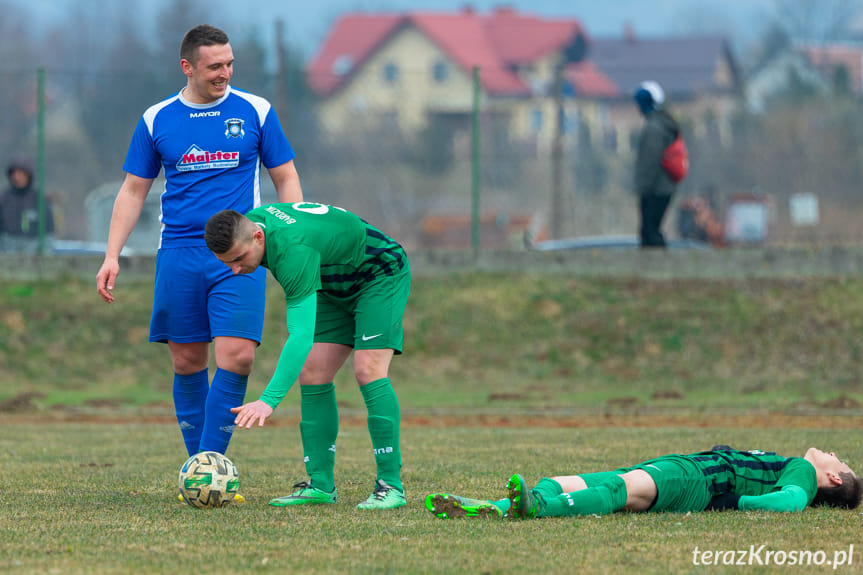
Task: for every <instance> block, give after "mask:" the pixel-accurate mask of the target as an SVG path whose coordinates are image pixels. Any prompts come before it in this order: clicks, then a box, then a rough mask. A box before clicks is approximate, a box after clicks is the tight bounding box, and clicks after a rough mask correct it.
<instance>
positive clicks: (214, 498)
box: [180, 451, 240, 509]
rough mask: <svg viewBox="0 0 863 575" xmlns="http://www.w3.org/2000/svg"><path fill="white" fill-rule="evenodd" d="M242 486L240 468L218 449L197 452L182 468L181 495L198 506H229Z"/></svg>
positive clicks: (192, 504)
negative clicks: (217, 450) (238, 469)
mask: <svg viewBox="0 0 863 575" xmlns="http://www.w3.org/2000/svg"><path fill="white" fill-rule="evenodd" d="M239 487H240V474H239V472H238V471H237V467H236V466H235V465H234V464H233V463H232V462H231V460H230V459H228V458H227V457H225V456H224V455H222V454H221V453H216V452H215V451H202V452H201V453H196V454H195V455H193V456H192V457H190V458H189V459H188V460H187V461H186V463H184V464H183V467H181V468H180V495H182V496H183V500H184V501H185V502H186V503H188V504H189V505H191V506H192V507H197V508H198V509H207V508H211V507H224V506H225V505H230V504H231V503H233V501H234V495H235V494H236V493H237V489H239Z"/></svg>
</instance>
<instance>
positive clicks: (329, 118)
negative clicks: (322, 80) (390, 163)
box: [322, 27, 473, 132]
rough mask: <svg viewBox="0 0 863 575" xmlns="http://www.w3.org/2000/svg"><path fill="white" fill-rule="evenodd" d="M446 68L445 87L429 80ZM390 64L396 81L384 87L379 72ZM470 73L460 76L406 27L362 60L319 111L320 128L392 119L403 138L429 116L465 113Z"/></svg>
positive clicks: (418, 34)
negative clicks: (436, 70)
mask: <svg viewBox="0 0 863 575" xmlns="http://www.w3.org/2000/svg"><path fill="white" fill-rule="evenodd" d="M440 61H443V62H446V63H447V67H448V71H449V73H448V75H447V78H446V81H444V82H437V81H435V79H434V75H433V72H434V66H435V64H436V63H437V62H440ZM388 64H394V65H395V66H396V67H397V69H398V78H397V79H396V81H395V82H393V83H389V82H387V81H385V79H384V68H385V66H387V65H388ZM472 91H473V80H472V72H470V71H465V70H463V69H462V68H461V67H460V66H458V65H457V64H455V63H454V62H453V61H452V60H450V59H449V58H448V57H447V56H446V55H445V54H444V52H442V51H441V50H440V49H439V48H438V47H437V46H436V45H435V44H434V43H432V42H431V41H430V40H429V39H428V38H427V37H426V36H425V35H423V34H422V33H421V32H419V31H418V30H417V29H416V28H413V27H407V28H404V29H402V30H401V31H400V32H398V33H397V34H396V36H395V37H393V38H392V39H391V40H390V41H389V42H388V43H387V44H386V46H384V47H383V48H382V49H381V50H379V51H378V52H377V53H375V54H374V55H373V56H372V57H371V58H370V59H369V60H367V61H366V62H365V63H364V64H363V66H362V68H361V69H360V70H358V71H357V72H356V73H355V75H354V77H353V78H352V79H351V80H350V81H349V83H348V85H347V86H345V87H344V88H343V89H342V90H340V91H339V92H338V93H337V94H336V95H334V96H332V97H330V98H329V99H327V101H326V102H325V103H324V104H323V105H322V112H323V113H322V117H323V118H324V121H325V125H326V126H327V128H328V129H330V130H332V131H337V132H340V131H343V130H346V129H348V128H350V127H351V126H353V125H355V124H356V123H357V122H362V121H364V119H366V120H371V121H377V118H378V117H379V115H380V114H394V115H395V117H396V118H397V119H398V122H399V125H400V126H401V128H402V129H403V130H405V131H406V132H411V131H415V130H419V129H422V128H423V126H424V125H425V122H426V113H427V112H429V111H456V110H457V111H462V112H469V111H470V109H471V106H472V99H473V95H472Z"/></svg>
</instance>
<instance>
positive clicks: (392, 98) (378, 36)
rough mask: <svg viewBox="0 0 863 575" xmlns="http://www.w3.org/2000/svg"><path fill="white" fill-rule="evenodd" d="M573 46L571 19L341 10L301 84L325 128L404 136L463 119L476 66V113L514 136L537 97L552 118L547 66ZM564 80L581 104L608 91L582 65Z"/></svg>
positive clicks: (580, 37) (595, 72)
mask: <svg viewBox="0 0 863 575" xmlns="http://www.w3.org/2000/svg"><path fill="white" fill-rule="evenodd" d="M576 42H580V43H581V44H582V45H583V44H586V43H589V40H588V39H587V36H586V33H585V31H584V29H583V27H582V26H581V24H580V23H579V22H578V20H575V19H545V18H540V17H537V16H534V15H530V14H523V13H519V12H517V11H516V10H514V9H512V8H509V7H499V8H496V9H494V10H493V11H491V12H488V13H479V12H476V11H474V10H472V9H469V8H465V9H463V10H461V11H458V12H446V13H441V12H410V13H392V14H359V13H351V14H346V15H344V16H342V17H341V18H339V19H338V20H337V22H336V23H335V25H334V26H333V28H332V29H331V31H330V33H329V34H328V36H327V37H326V38H325V40H324V42H323V44H322V46H321V48H320V50H319V52H318V53H317V54H316V55H315V56H314V57H313V58H312V60H311V61H310V63H309V65H308V67H307V79H308V83H309V85H310V86H311V88H312V90H313V91H314V92H315V93H316V94H317V95H318V96H319V97H320V98H321V101H322V118H323V121H324V122H325V123H326V125H327V127H328V129H330V130H333V131H336V132H337V131H339V130H342V129H347V128H348V127H356V123H357V122H364V123H369V122H372V123H373V122H381V121H386V122H392V121H396V122H398V124H399V126H400V127H401V128H402V129H403V130H405V131H413V130H418V129H422V127H423V126H424V125H425V124H426V123H427V122H428V121H430V120H431V119H433V118H434V117H435V116H436V115H439V114H446V115H452V114H463V115H465V118H468V117H469V115H470V113H471V111H472V106H473V70H474V68H478V69H479V83H480V87H481V92H482V98H483V106H484V108H485V109H491V110H495V109H504V110H505V111H506V112H507V113H508V114H510V115H511V116H512V120H513V122H514V126H515V127H514V129H516V130H521V131H524V130H527V129H528V127H529V126H530V125H531V123H532V122H534V123H535V111H534V108H536V101H535V100H536V98H540V99H541V100H545V102H544V105H545V109H543V114H544V115H545V116H546V117H548V118H552V117H553V111H554V110H553V108H551V107H550V106H551V105H552V102H551V101H550V100H549V99H548V95H549V92H550V90H551V89H552V87H553V82H554V72H555V66H557V64H558V63H559V62H560V61H561V60H562V58H563V57H564V51H565V49H566V48H567V47H568V46H571V45H573V44H575V43H576ZM564 75H565V77H566V81H567V83H568V84H570V85H572V86H573V87H574V89H575V90H576V91H577V92H578V93H579V94H580V95H582V96H583V97H585V98H594V97H614V96H616V95H617V88H616V87H615V86H614V84H613V83H612V82H611V81H609V80H608V78H606V77H605V76H604V75H603V74H602V72H601V71H600V70H599V69H597V68H596V67H595V66H593V65H591V64H589V63H582V64H577V63H570V64H568V65H567V66H566V67H565V68H564ZM549 134H550V131H549Z"/></svg>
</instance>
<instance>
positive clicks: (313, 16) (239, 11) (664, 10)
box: [0, 0, 774, 57]
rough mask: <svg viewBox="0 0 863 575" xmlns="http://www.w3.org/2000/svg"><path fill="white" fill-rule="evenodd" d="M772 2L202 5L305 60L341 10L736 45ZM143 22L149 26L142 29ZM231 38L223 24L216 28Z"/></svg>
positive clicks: (42, 9) (83, 1) (49, 10)
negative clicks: (500, 18) (497, 10)
mask: <svg viewBox="0 0 863 575" xmlns="http://www.w3.org/2000/svg"><path fill="white" fill-rule="evenodd" d="M168 1H169V0H148V1H146V2H140V3H138V7H137V10H138V11H139V14H138V17H139V18H140V19H141V21H142V22H143V23H145V25H153V21H154V18H153V15H154V14H155V13H156V11H157V9H158V8H159V7H161V6H163V5H165V4H166V3H167V2H168ZM773 1H774V0H303V1H297V0H245V1H228V0H207V1H205V2H202V5H205V6H208V7H212V8H213V10H214V14H218V18H217V20H218V21H219V22H220V23H224V22H231V21H232V20H235V21H236V22H237V24H238V28H240V29H248V28H249V27H250V26H252V25H254V26H255V27H257V28H258V29H259V30H260V32H261V33H262V34H264V35H267V36H268V37H269V36H270V35H272V34H273V30H274V25H273V22H275V21H276V20H277V19H279V18H280V19H282V20H283V22H284V23H285V26H286V28H285V29H286V36H287V41H288V42H289V43H290V44H291V45H292V46H295V47H300V48H301V50H302V52H303V54H304V55H305V56H306V57H309V56H311V55H312V54H313V53H314V52H315V51H316V50H317V49H318V48H319V46H320V44H321V42H322V41H323V39H324V37H325V36H326V33H327V31H328V30H329V28H330V26H331V25H332V23H333V22H334V21H335V19H336V18H337V17H338V16H339V15H340V14H342V13H344V12H393V11H409V10H415V11H416V10H428V11H453V10H459V9H461V8H463V7H464V6H466V5H470V6H473V7H474V8H475V9H476V10H479V11H483V12H485V11H489V10H491V9H493V8H494V7H495V6H500V5H509V6H512V7H514V8H516V9H517V10H518V11H520V12H528V13H533V14H537V15H540V16H547V17H560V16H564V17H571V18H577V19H579V20H580V21H581V22H582V24H583V25H584V26H585V28H586V29H587V32H588V34H590V35H600V36H617V35H620V33H621V30H622V29H623V26H624V24H625V23H629V24H631V25H632V26H633V27H634V29H635V31H636V33H637V34H643V35H660V34H674V33H682V32H692V31H701V32H707V31H709V32H725V33H726V34H727V35H728V36H734V38H730V39H731V40H732V41H733V43H735V44H737V45H738V46H739V45H741V44H744V43H746V42H751V41H753V40H754V39H756V38H757V36H758V35H759V34H760V33H761V32H762V30H763V26H764V23H765V21H766V20H767V15H769V14H770V12H771V5H772V3H773ZM4 3H6V4H12V5H17V6H18V7H20V8H22V9H26V10H29V11H30V13H31V15H32V16H33V17H34V19H35V21H36V22H38V23H39V24H41V25H43V26H47V27H50V26H57V25H62V23H63V17H64V15H65V14H67V13H68V9H69V6H70V5H73V4H74V5H76V6H81V5H87V4H90V5H92V7H93V9H94V10H93V11H94V13H102V14H103V15H104V13H105V12H106V11H107V10H106V6H110V4H107V5H106V0H0V6H2V4H4ZM148 23H149V24H148ZM222 26H223V27H225V29H226V30H227V31H228V33H229V34H231V33H232V29H231V26H230V25H229V24H222Z"/></svg>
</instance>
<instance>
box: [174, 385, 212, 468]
mask: <svg viewBox="0 0 863 575" xmlns="http://www.w3.org/2000/svg"><path fill="white" fill-rule="evenodd" d="M209 389H210V381H209V374H208V372H207V370H206V369H204V370H201V371H199V372H198V373H193V374H191V375H180V374H178V373H175V374H174V411H175V412H176V413H177V423H178V424H179V425H180V432H181V433H182V434H183V442H184V443H185V444H186V451H187V452H189V457H191V456H193V455H194V454H196V453H198V448H199V446H200V444H201V434H202V433H203V431H204V405H205V403H206V401H207V392H208V391H209Z"/></svg>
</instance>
